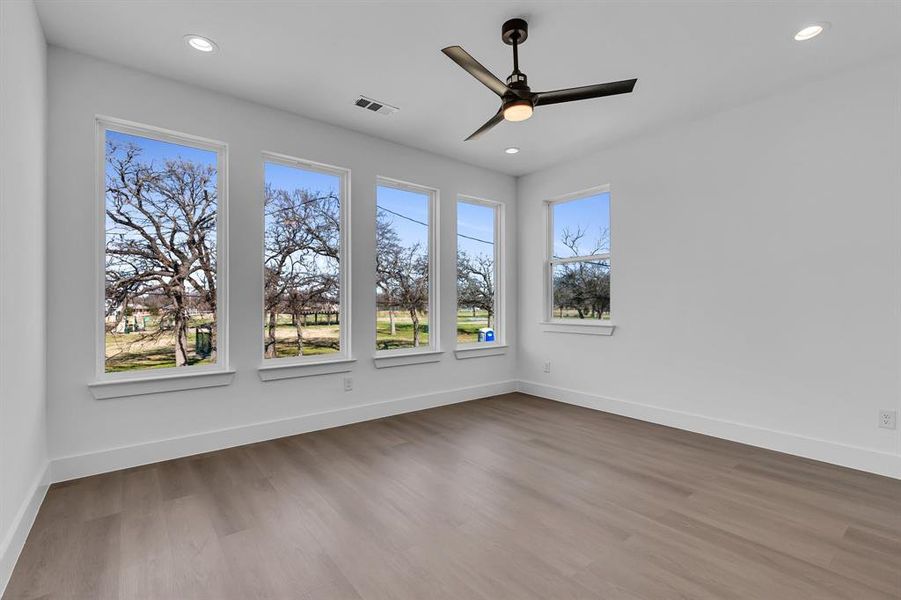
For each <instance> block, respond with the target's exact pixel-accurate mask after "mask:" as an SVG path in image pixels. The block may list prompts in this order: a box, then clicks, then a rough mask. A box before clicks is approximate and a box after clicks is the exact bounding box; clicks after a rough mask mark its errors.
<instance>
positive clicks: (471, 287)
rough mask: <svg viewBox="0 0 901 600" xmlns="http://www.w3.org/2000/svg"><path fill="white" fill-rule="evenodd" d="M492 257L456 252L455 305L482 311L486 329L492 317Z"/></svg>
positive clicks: (493, 286)
mask: <svg viewBox="0 0 901 600" xmlns="http://www.w3.org/2000/svg"><path fill="white" fill-rule="evenodd" d="M494 288H495V282H494V257H492V256H488V255H486V254H479V255H478V256H470V255H469V254H467V253H466V252H464V251H463V250H460V251H458V252H457V304H458V305H459V306H463V307H467V308H477V309H480V310H484V311H485V312H486V313H487V315H488V327H491V319H492V318H493V317H494Z"/></svg>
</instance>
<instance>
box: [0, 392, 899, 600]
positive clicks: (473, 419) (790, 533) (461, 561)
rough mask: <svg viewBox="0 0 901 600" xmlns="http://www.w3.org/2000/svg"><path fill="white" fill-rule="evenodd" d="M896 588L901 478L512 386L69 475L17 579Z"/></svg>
mask: <svg viewBox="0 0 901 600" xmlns="http://www.w3.org/2000/svg"><path fill="white" fill-rule="evenodd" d="M4 598H7V599H14V598H15V599H19V598H42V599H43V598H91V599H94V598H97V599H103V598H148V599H149V598H165V599H179V600H181V599H190V598H215V599H220V598H223V599H224V598H237V599H242V600H243V599H250V598H292V599H297V598H299V599H313V598H315V599H317V600H332V599H354V600H360V599H367V600H369V599H376V598H391V599H414V600H420V599H430V598H447V599H453V600H464V599H469V598H472V599H480V600H500V599H505V598H511V599H517V600H520V599H529V598H540V599H542V600H548V599H564V598H565V599H569V598H603V599H605V600H607V599H609V600H616V599H623V600H626V599H628V600H638V599H652V600H660V599H668V598H712V599H717V600H721V599H729V598H760V599H766V600H780V599H787V600H801V599H804V598H811V599H816V600H827V599H830V598H846V599H853V600H865V599H869V598H887V599H895V600H897V599H899V598H901V481H895V480H891V479H887V478H882V477H877V476H874V475H867V474H864V473H860V472H856V471H851V470H848V469H842V468H839V467H834V466H830V465H826V464H822V463H817V462H813V461H808V460H803V459H799V458H794V457H790V456H786V455H782V454H778V453H775V452H769V451H765V450H760V449H755V448H751V447H748V446H743V445H740V444H735V443H731V442H726V441H722V440H717V439H714V438H709V437H704V436H701V435H696V434H691V433H687V432H684V431H679V430H675V429H669V428H666V427H661V426H656V425H651V424H648V423H642V422H639V421H634V420H630V419H626V418H622V417H617V416H613V415H609V414H605V413H600V412H595V411H591V410H587V409H582V408H577V407H573V406H568V405H565V404H559V403H555V402H551V401H547V400H541V399H538V398H534V397H530V396H525V395H522V394H510V395H506V396H499V397H495V398H488V399H485V400H478V401H475V402H468V403H465V404H458V405H454V406H447V407H443V408H438V409H433V410H428V411H423V412H419V413H412V414H406V415H401V416H396V417H390V418H386V419H382V420H379V421H371V422H368V423H362V424H358V425H351V426H347V427H341V428H338V429H332V430H328V431H321V432H316V433H309V434H305V435H299V436H295V437H290V438H284V439H280V440H274V441H270V442H263V443H259V444H253V445H250V446H244V447H241V448H234V449H230V450H223V451H220V452H213V453H209V454H204V455H200V456H194V457H190V458H185V459H179V460H172V461H168V462H164V463H158V464H154V465H149V466H146V467H139V468H134V469H128V470H125V471H119V472H116V473H110V474H106V475H99V476H96V477H89V478H85V479H80V480H76V481H72V482H67V483H63V484H58V485H54V486H53V487H52V488H51V489H50V491H49V493H48V494H47V498H46V500H45V501H44V504H43V506H42V507H41V510H40V513H39V515H38V518H37V522H36V523H35V525H34V528H33V530H32V532H31V535H30V537H29V538H28V542H27V544H26V546H25V549H24V551H23V553H22V556H21V558H20V560H19V563H18V565H17V567H16V570H15V573H14V574H13V577H12V581H11V582H10V585H9V587H8V589H7V592H6V594H5V596H4Z"/></svg>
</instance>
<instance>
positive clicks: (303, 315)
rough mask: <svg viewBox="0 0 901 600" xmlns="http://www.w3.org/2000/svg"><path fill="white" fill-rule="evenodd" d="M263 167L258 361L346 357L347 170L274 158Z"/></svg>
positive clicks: (285, 158)
mask: <svg viewBox="0 0 901 600" xmlns="http://www.w3.org/2000/svg"><path fill="white" fill-rule="evenodd" d="M264 170H265V199H264V211H265V216H264V235H263V239H264V248H263V271H264V276H263V356H264V357H265V359H267V360H269V359H282V358H294V359H298V358H305V357H318V358H320V359H322V358H329V357H332V358H336V357H345V356H348V355H349V348H348V344H349V342H350V336H349V329H350V327H349V320H348V319H347V315H349V314H350V312H349V311H348V294H347V288H348V285H347V284H348V278H347V272H348V269H347V264H346V263H347V261H346V256H347V252H346V248H347V242H348V240H347V237H348V236H347V231H346V230H347V227H346V223H347V218H346V212H347V190H346V188H347V181H348V172H347V171H346V170H344V169H339V168H337V167H329V166H325V165H319V164H315V163H310V162H305V161H300V160H298V159H293V158H289V157H283V156H278V155H274V154H266V155H265V164H264Z"/></svg>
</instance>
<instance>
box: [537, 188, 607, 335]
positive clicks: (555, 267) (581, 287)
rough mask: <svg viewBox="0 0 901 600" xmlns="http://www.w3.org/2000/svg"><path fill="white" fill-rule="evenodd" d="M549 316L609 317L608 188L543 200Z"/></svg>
mask: <svg viewBox="0 0 901 600" xmlns="http://www.w3.org/2000/svg"><path fill="white" fill-rule="evenodd" d="M548 219H549V225H550V226H549V234H550V240H549V244H548V252H549V259H548V312H549V313H550V314H548V315H547V316H548V318H549V320H551V321H569V322H573V321H581V322H592V321H593V322H597V323H600V322H603V321H609V320H610V192H609V191H608V190H606V189H603V190H595V191H591V192H586V193H583V194H579V195H577V196H575V197H571V198H567V199H562V200H556V201H552V202H550V203H548Z"/></svg>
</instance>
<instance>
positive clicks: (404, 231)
mask: <svg viewBox="0 0 901 600" xmlns="http://www.w3.org/2000/svg"><path fill="white" fill-rule="evenodd" d="M376 205H377V206H378V207H379V208H384V209H386V210H390V211H392V212H395V213H400V214H401V215H404V217H407V218H403V217H399V216H397V215H393V214H390V213H388V214H387V217H388V218H390V219H391V222H392V223H393V225H394V230H395V231H397V234H398V235H399V236H400V239H401V243H403V245H404V246H406V247H410V246H412V245H414V244H415V243H417V242H419V243H420V244H421V246H422V249H423V250H424V251H425V250H426V249H427V248H428V247H429V227H428V222H429V195H428V194H423V193H419V192H411V191H408V190H399V189H397V188H393V187H388V186H384V185H380V186H378V188H377V190H376ZM383 214H384V213H383Z"/></svg>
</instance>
